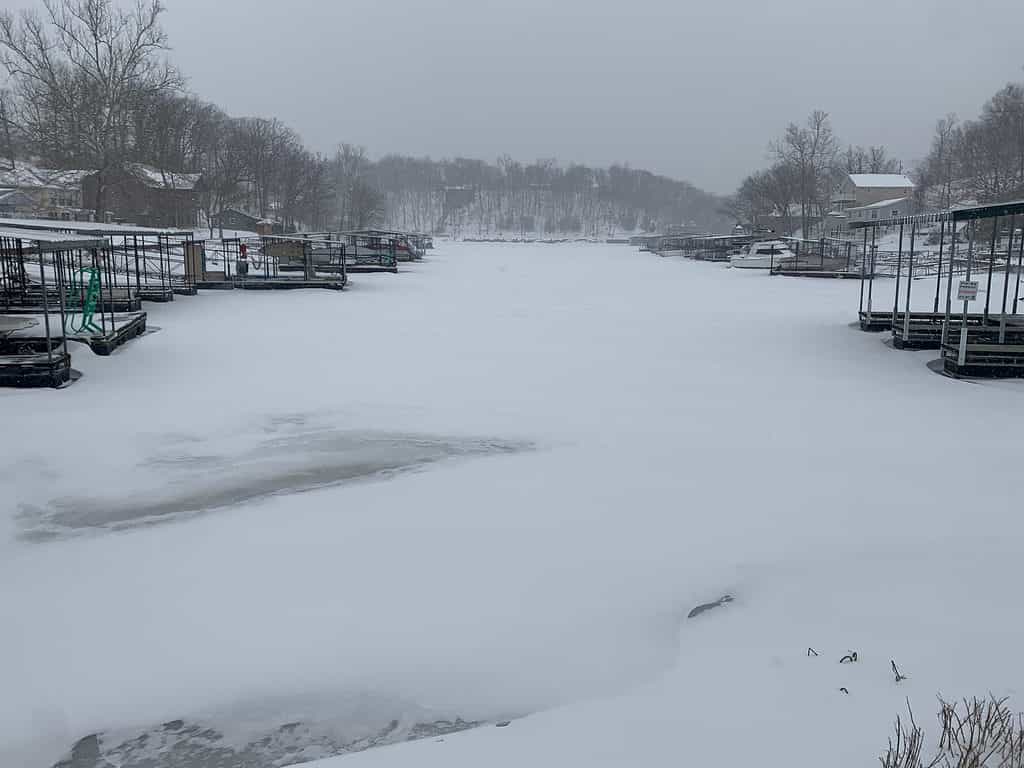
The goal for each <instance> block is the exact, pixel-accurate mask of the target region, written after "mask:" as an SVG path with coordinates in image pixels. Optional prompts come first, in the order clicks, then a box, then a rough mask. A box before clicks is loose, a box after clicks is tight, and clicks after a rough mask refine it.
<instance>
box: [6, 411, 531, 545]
mask: <svg viewBox="0 0 1024 768" xmlns="http://www.w3.org/2000/svg"><path fill="white" fill-rule="evenodd" d="M246 442H247V445H246V447H244V448H241V449H239V448H227V449H222V450H219V451H218V450H213V449H214V448H215V447H216V446H215V445H213V444H211V443H210V441H206V440H201V439H195V438H192V437H190V436H188V435H168V436H166V439H165V440H163V441H162V446H161V447H160V449H159V450H157V451H155V452H154V453H152V454H151V455H148V456H144V457H142V458H141V459H140V460H139V461H138V462H137V464H136V466H135V467H134V468H131V469H130V470H129V471H130V472H133V473H135V477H134V478H133V480H134V481H137V480H138V478H142V479H143V480H144V481H145V482H143V485H144V486H145V487H141V488H140V487H137V486H138V485H139V483H138V482H135V485H134V486H132V487H130V489H127V490H126V489H125V488H123V487H122V488H120V489H119V488H118V486H119V481H118V478H109V482H100V483H96V484H95V489H90V492H88V493H83V494H81V495H78V494H75V495H63V496H59V497H56V498H53V499H51V500H49V501H47V502H45V503H43V504H34V505H28V504H23V505H22V506H21V507H20V509H19V522H20V528H21V530H20V535H21V537H22V538H24V539H28V540H35V541H42V540H48V539H53V538H60V537H63V536H67V535H72V534H75V533H81V532H83V531H88V530H121V529H125V528H130V527H135V526H141V525H152V524H155V523H161V522H167V521H170V520H176V519H180V518H181V517H183V516H186V515H195V514H200V513H205V512H209V511H211V510H217V509H224V508H229V507H233V506H237V505H239V504H243V503H245V502H249V501H253V500H256V499H261V498H265V497H268V496H273V495H281V494H291V493H299V492H302V491H309V490H312V489H316V488H324V487H328V486H334V485H339V484H343V483H348V482H353V481H358V480H364V479H371V478H382V477H388V476H391V475H394V474H395V473H398V472H404V471H410V470H414V469H417V468H422V467H425V466H427V465H430V464H435V463H438V462H441V461H445V460H450V459H457V458H466V457H473V456H486V455H490V454H507V453H513V452H517V451H522V450H528V449H530V448H531V447H532V446H531V444H529V443H525V442H516V441H508V440H500V439H490V438H457V437H443V436H436V435H423V434H401V433H381V432H370V431H349V430H340V429H336V428H324V427H317V428H310V427H309V426H308V425H306V424H305V422H304V419H303V417H299V416H297V417H294V418H278V419H275V420H274V421H273V422H272V423H271V424H270V426H269V427H268V428H266V429H264V430H263V433H262V434H260V435H258V437H257V438H256V439H255V441H253V440H248V441H246ZM96 489H98V490H96Z"/></svg>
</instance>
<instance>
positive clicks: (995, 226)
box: [982, 216, 999, 325]
mask: <svg viewBox="0 0 1024 768" xmlns="http://www.w3.org/2000/svg"><path fill="white" fill-rule="evenodd" d="M998 237H999V217H998V216H996V217H995V219H993V220H992V239H991V241H990V242H989V246H988V282H986V283H985V319H984V320H983V321H982V322H983V323H984V324H985V325H988V307H989V299H990V298H991V296H992V267H993V266H994V265H995V263H996V239H997V238H998Z"/></svg>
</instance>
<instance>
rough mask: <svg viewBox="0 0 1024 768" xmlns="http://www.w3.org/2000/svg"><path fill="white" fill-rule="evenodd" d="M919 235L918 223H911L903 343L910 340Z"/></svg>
mask: <svg viewBox="0 0 1024 768" xmlns="http://www.w3.org/2000/svg"><path fill="white" fill-rule="evenodd" d="M916 235H917V222H916V221H913V222H911V223H910V255H909V257H908V258H907V303H906V311H905V312H904V313H903V343H904V344H906V343H907V340H908V339H909V338H910V287H911V286H912V285H913V284H914V238H915V236H916Z"/></svg>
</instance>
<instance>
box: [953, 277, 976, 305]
mask: <svg viewBox="0 0 1024 768" xmlns="http://www.w3.org/2000/svg"><path fill="white" fill-rule="evenodd" d="M976 298H978V281H977V280H961V281H960V287H959V288H957V291H956V300H957V301H974V300H975V299H976Z"/></svg>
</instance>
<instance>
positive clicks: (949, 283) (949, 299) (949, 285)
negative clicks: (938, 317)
mask: <svg viewBox="0 0 1024 768" xmlns="http://www.w3.org/2000/svg"><path fill="white" fill-rule="evenodd" d="M952 224H953V243H952V245H950V247H949V274H948V275H947V276H946V316H945V317H944V318H943V320H942V339H941V340H940V344H941V345H942V346H945V344H946V341H947V340H948V338H949V320H950V315H951V314H952V311H953V268H954V265H955V264H956V222H955V221H954V222H952Z"/></svg>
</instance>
